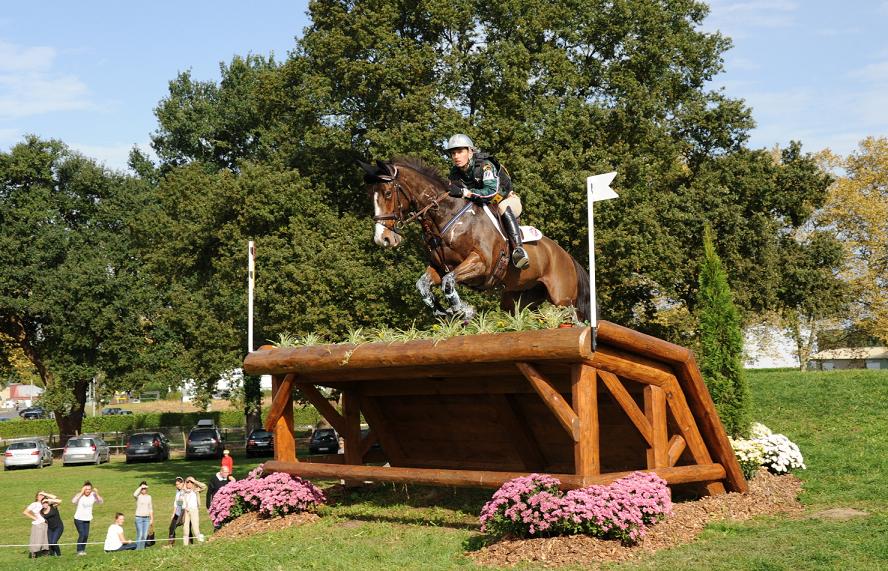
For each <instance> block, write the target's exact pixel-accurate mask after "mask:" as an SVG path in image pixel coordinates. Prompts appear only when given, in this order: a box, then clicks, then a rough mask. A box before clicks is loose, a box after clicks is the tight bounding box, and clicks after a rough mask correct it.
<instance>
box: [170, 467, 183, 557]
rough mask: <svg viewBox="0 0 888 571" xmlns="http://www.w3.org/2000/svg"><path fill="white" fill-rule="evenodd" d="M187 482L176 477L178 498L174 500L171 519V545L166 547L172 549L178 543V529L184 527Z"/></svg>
mask: <svg viewBox="0 0 888 571" xmlns="http://www.w3.org/2000/svg"><path fill="white" fill-rule="evenodd" d="M184 496H185V480H184V479H182V478H181V477H179V476H176V497H175V498H173V517H172V518H171V519H170V533H169V541H170V542H169V543H168V544H167V545H166V547H172V546H173V544H174V543H175V542H176V528H177V527H179V526H180V525H182V522H183V519H184V517H185V509H184Z"/></svg>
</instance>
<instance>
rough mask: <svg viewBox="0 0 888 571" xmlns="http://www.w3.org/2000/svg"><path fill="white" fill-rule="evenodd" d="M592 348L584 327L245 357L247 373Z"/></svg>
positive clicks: (520, 357)
mask: <svg viewBox="0 0 888 571" xmlns="http://www.w3.org/2000/svg"><path fill="white" fill-rule="evenodd" d="M591 354H592V334H591V330H590V329H589V328H588V327H571V328H565V329H547V330H538V331H516V332H510V333H498V334H496V336H495V337H494V336H492V335H459V336H456V337H451V338H450V339H444V340H432V339H421V340H415V341H408V342H405V343H398V342H396V343H367V344H364V345H358V346H355V345H352V344H348V343H342V344H337V345H316V346H310V347H286V348H278V349H268V350H264V351H254V352H252V353H250V354H249V355H247V357H246V359H244V371H245V372H246V373H248V374H251V375H261V374H280V373H311V372H315V371H332V370H338V371H342V370H352V369H373V368H377V369H378V368H388V367H409V366H435V365H452V364H454V363H460V364H462V365H463V366H465V365H471V364H477V363H497V362H506V361H548V360H558V359H568V360H579V359H581V358H585V357H589V356H590V355H591Z"/></svg>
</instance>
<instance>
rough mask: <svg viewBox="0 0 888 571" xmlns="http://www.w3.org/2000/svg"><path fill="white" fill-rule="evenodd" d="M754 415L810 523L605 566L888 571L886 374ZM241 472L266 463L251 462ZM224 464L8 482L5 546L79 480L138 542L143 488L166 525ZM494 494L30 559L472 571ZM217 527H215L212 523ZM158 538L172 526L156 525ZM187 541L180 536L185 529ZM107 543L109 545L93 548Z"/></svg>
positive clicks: (720, 536) (719, 537) (363, 506)
mask: <svg viewBox="0 0 888 571" xmlns="http://www.w3.org/2000/svg"><path fill="white" fill-rule="evenodd" d="M749 377H750V384H751V389H752V396H753V399H754V402H753V410H754V415H753V416H754V418H755V419H757V420H760V421H762V422H764V423H765V424H767V425H768V426H769V427H770V428H771V429H773V430H774V431H775V432H782V433H784V434H786V435H787V436H789V437H790V438H791V439H792V440H794V441H795V442H797V443H798V444H799V446H800V447H801V449H802V453H803V454H804V455H805V461H806V463H807V465H808V470H806V471H803V472H800V473H799V475H800V476H801V477H802V479H803V480H804V482H805V485H804V488H805V492H804V494H803V496H802V501H803V503H804V504H805V505H806V507H807V509H806V513H805V515H804V516H803V517H801V518H796V519H785V518H773V517H772V518H758V519H756V520H753V521H751V522H746V523H742V524H741V523H719V524H715V525H710V526H709V527H708V528H707V529H706V531H705V532H704V533H703V535H702V536H701V537H700V538H698V540H697V541H695V542H694V543H692V544H689V545H686V546H683V547H679V548H676V549H671V550H668V551H661V552H659V553H657V554H655V555H652V556H650V557H647V558H645V559H644V560H642V561H641V562H633V563H624V564H613V565H606V566H605V568H607V569H619V570H624V569H658V570H660V569H675V570H679V569H731V570H736V569H749V570H771V569H880V568H888V539H886V538H888V493H885V491H884V489H883V488H884V486H885V485H886V483H888V465H886V463H888V372H886V371H881V372H880V371H855V372H832V373H806V374H800V373H796V372H779V371H778V372H763V373H750V375H749ZM237 460H239V461H240V462H239V464H238V465H237V467H236V472H237V473H238V475H242V474H244V473H245V472H246V470H247V469H248V468H249V467H252V466H253V465H255V462H253V463H251V464H249V465H248V464H247V463H246V462H245V461H244V460H242V459H237ZM215 465H216V463H215V461H208V462H188V463H186V462H184V461H181V460H173V461H171V462H167V463H164V464H143V465H133V466H127V465H125V464H123V463H122V462H114V463H112V464H111V465H105V466H102V467H98V468H97V467H83V468H64V469H63V468H61V467H60V466H58V465H57V466H53V467H52V468H48V469H44V470H42V471H38V470H27V471H24V470H22V471H16V472H5V473H3V474H2V476H0V477H2V478H3V480H4V483H5V484H6V485H5V486H4V488H5V490H7V493H6V494H4V495H3V496H2V497H0V505H2V510H3V511H2V513H6V514H9V515H8V517H7V518H4V519H0V533H2V537H3V538H4V540H3V541H2V542H3V543H27V534H28V520H27V519H25V517H24V516H21V515H19V513H20V512H21V510H22V509H23V508H24V507H25V506H26V505H27V504H28V503H29V502H30V501H31V498H32V497H33V494H34V492H35V491H37V489H39V488H47V489H49V490H50V491H53V492H55V493H58V494H60V495H62V496H65V497H66V498H69V497H70V496H71V495H73V494H74V492H76V491H77V489H78V487H79V485H80V484H81V483H82V480H84V479H86V478H89V479H90V480H92V481H93V482H94V483H95V484H96V485H97V486H98V487H99V488H100V490H101V491H102V493H103V495H105V496H106V504H105V506H104V507H100V508H97V509H96V516H97V517H96V523H95V524H94V531H93V538H92V539H103V538H104V534H105V530H106V529H107V525H108V523H109V520H110V518H111V516H112V515H113V512H114V511H117V510H120V511H123V512H124V513H126V514H127V516H128V522H127V533H128V534H133V533H134V527H133V524H132V521H131V519H132V518H131V515H132V512H133V509H134V508H133V500H132V497H131V496H130V494H131V493H132V490H133V489H134V488H135V486H136V484H138V482H139V480H141V479H143V478H144V479H147V480H148V481H149V483H150V484H152V485H153V486H154V487H153V489H152V495H153V496H154V500H155V505H156V506H157V509H158V511H159V516H158V521H160V522H166V521H168V520H169V512H170V507H169V503H170V501H171V498H172V492H171V490H172V486H171V485H170V482H171V481H172V478H173V477H174V476H176V475H180V474H181V475H186V474H189V473H191V474H194V475H196V476H200V477H202V478H203V479H206V478H208V477H209V476H210V475H211V474H212V473H213V472H214V471H215ZM489 495H490V492H489V491H477V490H452V489H433V488H425V487H409V488H407V487H404V486H391V485H389V486H379V487H376V488H374V489H371V490H363V491H358V492H352V493H351V494H349V495H348V496H347V497H344V498H341V501H340V503H339V504H338V505H335V506H332V507H328V508H324V509H323V510H322V516H323V517H322V519H321V521H320V522H319V523H316V524H312V525H307V526H303V527H300V528H291V529H289V530H282V531H278V532H274V533H269V534H265V535H261V536H255V537H253V538H250V539H243V540H229V541H219V542H213V543H207V544H203V545H198V546H195V547H191V548H187V549H186V548H182V547H177V548H175V549H159V548H151V549H148V550H146V551H144V552H141V553H133V552H128V553H123V554H118V555H106V554H104V553H101V550H100V549H95V548H94V549H92V551H91V553H90V554H89V555H88V556H87V557H80V558H75V557H74V556H73V551H74V549H73V547H67V548H63V557H62V558H61V559H59V560H50V559H39V560H37V561H32V562H28V565H29V567H33V568H37V569H81V568H90V569H100V568H101V569H104V568H108V569H110V568H112V567H114V568H120V567H125V568H127V569H136V570H138V569H146V570H147V569H165V568H187V567H189V566H191V567H192V568H199V569H203V568H228V569H284V568H296V569H348V570H355V569H360V570H364V569H451V568H471V567H474V565H473V564H472V562H471V561H470V560H469V559H468V558H466V557H465V556H464V555H463V553H464V551H465V550H467V549H473V548H476V546H478V545H480V543H481V537H480V534H479V533H478V531H477V514H478V512H479V510H480V507H481V505H482V504H483V502H484V501H485V500H486V499H487V498H488V497H489ZM69 505H70V504H67V505H66V506H65V512H64V514H63V515H64V517H65V525H66V530H65V535H64V536H63V537H62V540H63V541H71V540H73V539H74V538H75V532H74V526H73V523H72V522H71V517H72V513H73V511H72V510H71V508H70V507H68V506H69ZM835 507H847V508H856V509H858V510H864V511H866V512H868V513H869V514H870V515H869V516H867V517H863V518H858V519H852V520H849V521H829V520H821V519H818V518H815V517H812V516H813V515H814V514H816V513H817V512H820V511H822V510H825V509H828V508H835ZM202 522H203V527H204V529H205V531H206V532H208V531H209V522H208V521H206V519H203V520H202ZM158 530H159V531H160V535H163V534H164V532H165V526H158ZM180 535H181V530H180ZM94 547H101V546H94ZM25 558H26V549H25V548H16V549H0V568H12V566H13V565H15V564H16V563H17V562H20V561H23V560H24V559H25Z"/></svg>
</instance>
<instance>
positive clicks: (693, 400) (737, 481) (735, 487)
mask: <svg viewBox="0 0 888 571" xmlns="http://www.w3.org/2000/svg"><path fill="white" fill-rule="evenodd" d="M676 374H677V377H678V383H677V384H678V385H679V386H680V387H681V388H682V389H683V392H684V394H685V395H687V404H688V406H689V407H690V410H691V411H692V412H693V414H694V417H695V418H696V419H697V421H698V423H699V426H700V433H701V435H702V436H703V439H704V440H705V441H706V444H707V446H708V448H709V450H710V451H711V452H712V455H713V456H714V457H715V458H717V459H718V461H719V462H721V464H722V465H723V466H724V467H725V472H726V474H727V477H726V481H727V483H728V487H729V488H730V490H731V491H733V492H740V493H745V492H746V491H747V490H748V489H749V486H748V484H747V483H746V478H744V477H743V471H742V470H741V469H740V464H739V463H738V462H737V457H736V456H735V455H734V449H733V448H732V447H731V443H730V442H729V441H728V435H727V433H726V432H725V427H724V425H723V424H722V423H721V419H720V418H719V416H718V411H717V410H716V409H715V403H714V402H713V401H712V396H711V395H710V394H709V390H707V388H706V383H705V382H704V381H703V376H702V375H701V374H700V369H699V368H698V367H697V360H696V359H695V358H694V355H693V353H691V354H690V356H689V357H688V360H687V362H685V363H684V364H683V365H681V366H679V367H676Z"/></svg>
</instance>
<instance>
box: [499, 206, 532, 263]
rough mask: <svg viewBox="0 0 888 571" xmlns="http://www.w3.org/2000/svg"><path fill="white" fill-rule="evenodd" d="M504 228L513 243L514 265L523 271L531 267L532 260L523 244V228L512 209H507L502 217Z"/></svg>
mask: <svg viewBox="0 0 888 571" xmlns="http://www.w3.org/2000/svg"><path fill="white" fill-rule="evenodd" d="M502 220H503V227H504V228H505V229H506V235H507V236H508V237H509V242H511V243H512V265H513V266H515V267H516V268H518V269H519V270H523V269H524V268H526V267H527V266H529V265H530V258H528V257H527V252H525V251H524V247H523V246H522V243H521V228H519V227H518V219H517V218H516V217H515V214H514V213H513V212H512V209H511V208H510V207H508V206H507V207H506V211H505V212H503V215H502Z"/></svg>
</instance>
